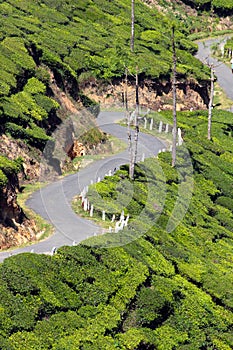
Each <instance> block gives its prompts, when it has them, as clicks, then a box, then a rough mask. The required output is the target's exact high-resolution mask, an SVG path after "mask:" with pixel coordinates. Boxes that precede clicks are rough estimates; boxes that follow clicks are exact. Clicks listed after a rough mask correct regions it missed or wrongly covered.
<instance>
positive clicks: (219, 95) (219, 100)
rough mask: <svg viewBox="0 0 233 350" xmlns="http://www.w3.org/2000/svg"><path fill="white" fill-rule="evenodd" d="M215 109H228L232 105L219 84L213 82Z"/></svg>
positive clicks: (232, 102)
mask: <svg viewBox="0 0 233 350" xmlns="http://www.w3.org/2000/svg"><path fill="white" fill-rule="evenodd" d="M215 104H218V106H216V108H217V109H230V108H231V107H232V106H233V101H232V100H231V99H230V98H229V97H228V96H227V95H226V93H225V91H224V90H223V89H222V88H221V87H220V86H219V84H217V83H216V84H215V92H214V105H215Z"/></svg>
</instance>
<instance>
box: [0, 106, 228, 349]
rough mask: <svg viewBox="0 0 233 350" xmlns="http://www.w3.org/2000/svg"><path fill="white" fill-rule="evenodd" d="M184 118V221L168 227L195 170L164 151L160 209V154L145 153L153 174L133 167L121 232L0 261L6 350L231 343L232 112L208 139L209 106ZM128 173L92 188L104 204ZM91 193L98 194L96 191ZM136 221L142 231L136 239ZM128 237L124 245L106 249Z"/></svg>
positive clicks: (0, 342)
mask: <svg viewBox="0 0 233 350" xmlns="http://www.w3.org/2000/svg"><path fill="white" fill-rule="evenodd" d="M166 118H167V119H169V118H170V119H171V118H172V116H171V113H170V114H169V113H167V114H166ZM178 120H179V125H178V126H180V127H182V129H183V131H184V135H183V136H184V142H185V146H186V147H187V149H188V150H189V153H190V157H191V160H192V164H193V178H194V189H193V194H192V198H191V202H190V205H189V208H188V209H187V212H186V215H185V217H184V219H183V220H182V222H181V223H180V224H179V225H178V226H177V227H176V228H175V229H174V230H173V231H172V232H167V230H166V227H167V222H168V220H169V217H170V214H171V212H172V210H173V208H174V205H175V202H176V198H177V189H178V187H179V178H178V171H179V173H180V174H182V176H184V177H186V178H187V176H189V175H190V174H187V171H186V169H187V167H186V166H185V160H184V159H183V163H181V165H180V167H179V169H178V168H177V169H176V168H172V167H171V166H170V165H169V164H170V162H171V156H170V153H169V152H165V153H161V154H160V155H159V164H160V167H161V168H162V169H163V172H164V174H165V179H166V183H165V186H166V200H165V205H164V207H163V209H162V211H161V210H160V212H159V215H158V203H155V202H154V203H153V204H154V205H151V204H152V202H150V200H151V198H149V200H148V195H147V193H148V187H147V185H146V184H147V181H148V176H152V178H153V179H154V180H153V181H154V183H153V186H156V187H157V189H158V190H159V188H161V174H158V173H156V171H155V167H154V165H153V162H156V160H153V159H148V160H146V161H145V165H146V169H150V170H151V171H154V173H153V174H150V175H149V173H148V171H147V173H143V171H142V168H136V172H135V174H136V178H135V184H134V186H135V187H134V189H135V190H134V191H133V197H132V199H131V204H132V205H129V206H128V207H127V208H124V209H125V212H127V211H128V212H129V213H130V221H129V225H128V227H127V228H125V229H124V230H123V231H120V232H118V233H116V234H106V235H102V236H98V237H93V238H91V239H88V240H87V241H85V242H83V244H81V245H79V246H76V247H62V248H60V249H58V251H57V253H56V254H55V255H53V256H45V255H36V254H30V253H25V254H20V255H17V256H13V257H11V258H8V259H6V260H5V261H4V262H3V264H1V266H0V279H1V290H0V294H1V298H0V300H1V307H2V312H1V315H0V322H1V336H0V346H1V349H3V350H5V349H7V350H9V349H17V350H20V349H25V348H27V349H29V350H30V349H69V350H71V349H114V348H117V349H140V350H141V349H167V350H169V349H180V350H181V349H217V350H230V349H231V348H232V347H233V339H232V327H233V304H232V290H233V288H232V287H233V286H232V278H231V277H232V272H231V270H232V268H231V267H232V244H233V243H232V238H233V236H232V229H233V216H232V209H233V195H232V187H231V186H232V176H233V173H232V159H233V157H232V150H233V144H232V132H233V130H232V114H231V113H229V112H223V111H217V110H215V111H214V113H213V125H212V130H213V133H212V140H211V141H208V140H207V112H203V111H198V112H179V113H178ZM182 147H183V146H181V149H180V155H181V154H182V152H183V151H182ZM182 164H183V165H182ZM127 174H128V172H127V166H124V167H123V168H122V169H121V170H120V171H118V172H116V174H115V175H114V176H113V177H106V178H105V179H104V180H103V181H102V182H100V183H98V184H96V185H93V188H96V190H97V191H98V194H99V196H101V197H102V199H103V202H107V201H108V200H110V199H113V200H114V195H118V194H117V193H116V192H115V191H116V188H117V183H118V182H119V181H122V176H124V177H125V178H126V177H127ZM158 175H160V177H159V176H158ZM128 181H129V180H128ZM163 185H164V184H162V186H163ZM139 190H140V193H139ZM89 193H90V198H91V193H92V188H90V192H89ZM88 196H89V194H88ZM137 196H140V200H139V199H138V198H137ZM93 201H94V197H93V198H92V202H93ZM155 204H157V206H156V205H155ZM95 205H96V206H97V205H98V202H96V203H95ZM145 208H146V213H147V215H148V216H147V219H146V220H144V221H142V220H140V215H142V214H141V213H142V211H143V210H144V209H145ZM99 209H100V210H102V207H100V208H99ZM118 210H122V208H118ZM97 213H98V211H97ZM111 215H112V213H111ZM156 215H158V219H157V220H156V221H154V224H152V223H153V219H151V218H155V217H157V216H156ZM106 216H107V213H106ZM144 218H146V217H145V216H144ZM132 223H133V224H132ZM139 227H140V228H141V229H142V230H145V233H144V234H143V235H140V236H138V238H137V239H132V237H133V236H134V235H135V234H136V235H137V233H136V230H137V229H138V228H139ZM127 237H129V238H130V239H129V243H128V244H126V245H123V246H118V247H115V248H114V247H112V248H108V249H106V248H102V246H103V245H104V244H106V243H107V244H109V243H111V242H112V243H113V244H114V242H115V243H116V242H119V240H120V239H122V241H123V242H124V241H125V240H127Z"/></svg>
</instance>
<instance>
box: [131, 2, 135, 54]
mask: <svg viewBox="0 0 233 350" xmlns="http://www.w3.org/2000/svg"><path fill="white" fill-rule="evenodd" d="M134 12H135V11H134V0H131V38H130V49H131V52H134Z"/></svg>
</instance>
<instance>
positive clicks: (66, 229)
mask: <svg viewBox="0 0 233 350" xmlns="http://www.w3.org/2000/svg"><path fill="white" fill-rule="evenodd" d="M123 117H124V114H123V113H120V112H101V113H100V115H99V117H98V118H97V124H98V126H99V127H100V128H101V129H102V130H103V131H105V132H107V133H110V134H112V135H113V136H115V137H118V138H119V139H121V140H122V141H124V142H126V143H127V129H126V128H125V127H122V126H120V125H117V124H115V121H116V120H119V119H122V118H123ZM164 147H165V145H164V144H163V143H162V141H160V140H158V139H156V138H155V137H153V136H151V135H148V134H144V133H141V132H140V133H139V143H138V160H140V159H141V157H142V154H143V153H144V154H145V156H146V157H151V156H153V155H156V154H157V153H158V151H159V150H160V149H162V148H164ZM126 163H129V156H128V151H127V150H126V151H124V152H122V153H120V154H116V155H114V156H111V157H108V158H105V159H102V160H99V161H95V162H94V163H92V164H90V165H89V166H87V167H86V168H84V169H82V170H80V171H79V172H77V173H76V174H72V175H69V176H66V177H65V178H63V179H61V180H59V181H56V182H54V183H51V184H49V185H48V186H46V187H44V188H42V189H40V190H39V191H37V192H35V193H34V194H33V195H32V196H31V198H30V199H29V200H28V201H27V205H28V206H29V207H30V208H31V209H33V210H34V211H35V212H36V213H37V214H39V215H40V216H42V217H43V218H44V219H46V220H47V221H48V222H50V223H51V224H52V225H53V226H54V228H55V232H54V234H53V235H52V236H50V237H49V238H47V239H45V240H43V241H41V242H38V243H35V244H32V245H30V246H26V247H23V248H18V249H14V250H12V251H11V253H10V255H14V254H18V253H23V252H35V253H51V252H52V250H53V249H54V248H55V247H56V248H59V247H61V246H63V245H72V244H74V242H75V243H79V242H81V241H83V240H84V239H86V238H87V237H90V236H93V235H94V234H98V233H101V230H102V229H101V228H100V227H99V226H97V225H95V224H94V223H93V222H92V221H90V220H87V219H84V218H81V217H79V216H78V215H76V214H75V213H74V212H73V210H72V208H71V202H72V199H73V197H74V196H75V195H77V194H79V193H80V192H81V191H82V190H83V188H84V187H85V186H87V185H89V184H90V183H91V181H93V182H97V179H98V178H100V179H102V178H103V177H104V176H105V174H107V173H108V172H109V170H111V171H113V170H114V169H115V168H118V167H119V166H120V165H123V164H126ZM6 257H9V252H2V253H0V261H3V260H4V259H5V258H6Z"/></svg>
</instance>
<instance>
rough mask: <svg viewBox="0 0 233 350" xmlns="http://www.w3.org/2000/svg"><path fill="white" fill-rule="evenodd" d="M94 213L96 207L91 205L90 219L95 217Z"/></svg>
mask: <svg viewBox="0 0 233 350" xmlns="http://www.w3.org/2000/svg"><path fill="white" fill-rule="evenodd" d="M93 212H94V205H93V204H92V205H91V209H90V217H92V216H93Z"/></svg>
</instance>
